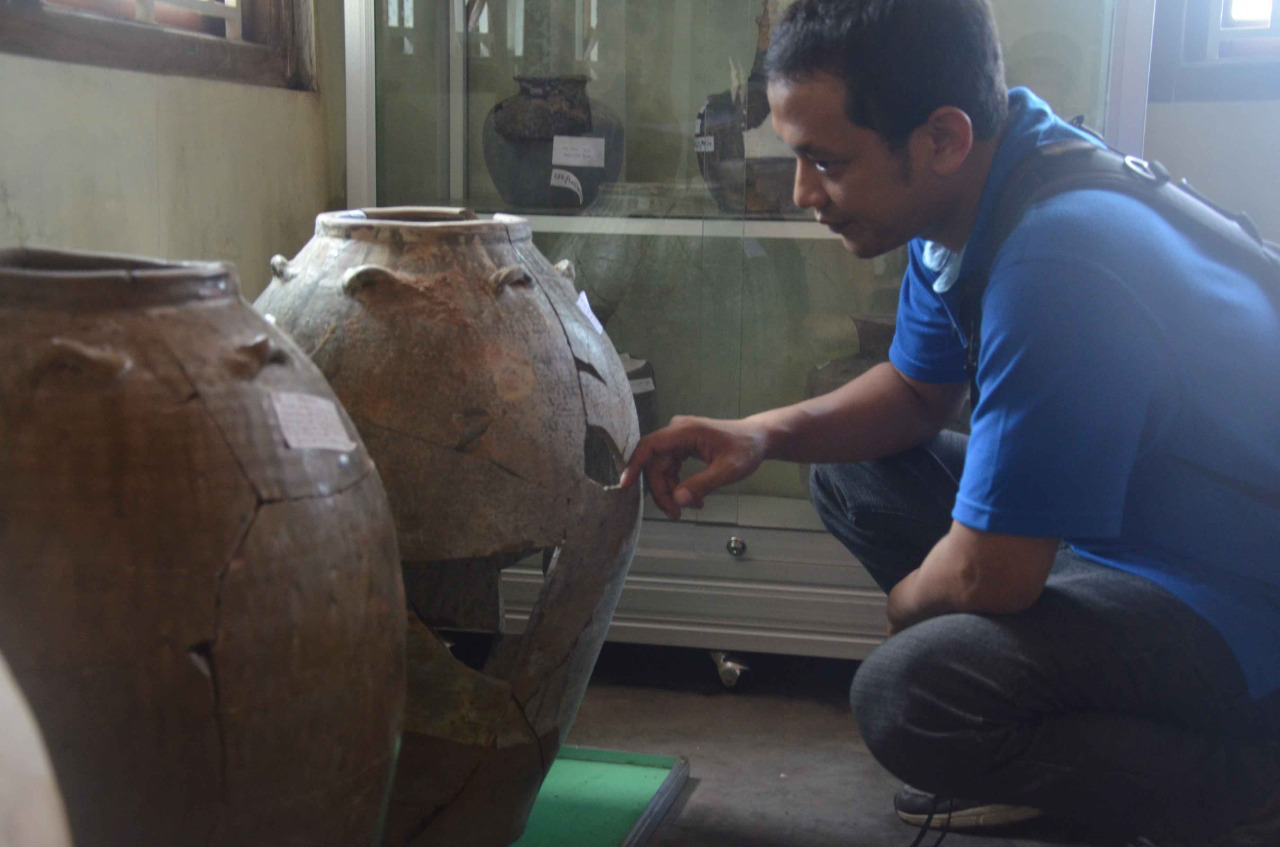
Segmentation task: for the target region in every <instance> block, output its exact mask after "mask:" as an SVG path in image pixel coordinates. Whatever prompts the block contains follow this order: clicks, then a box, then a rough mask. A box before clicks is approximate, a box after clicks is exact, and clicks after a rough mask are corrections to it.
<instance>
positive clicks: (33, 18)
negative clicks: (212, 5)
mask: <svg viewBox="0 0 1280 847" xmlns="http://www.w3.org/2000/svg"><path fill="white" fill-rule="evenodd" d="M240 6H241V9H242V11H241V29H242V33H243V37H244V41H229V40H227V39H225V38H219V37H215V36H208V35H200V34H198V33H191V32H183V31H180V30H171V29H166V28H164V27H160V26H155V25H152V24H145V23H137V22H134V21H124V20H117V19H113V18H106V17H101V16H98V15H93V14H88V13H85V12H80V11H75V10H72V9H67V8H61V7H58V6H54V5H52V4H46V3H43V2H41V0H0V52H3V53H14V54H18V55H22V56H31V57H34V58H38V59H49V60H52V61H56V62H71V63H74V64H81V65H95V66H98V67H104V68H117V69H120V70H128V71H138V72H141V73H150V74H162V75H172V76H188V77H197V78H200V79H216V80H223V81H226V82H237V83H243V84H247V85H265V86H274V87H279V88H292V89H299V90H303V91H313V90H315V77H316V74H315V39H314V35H313V32H314V22H313V19H312V10H311V0H240Z"/></svg>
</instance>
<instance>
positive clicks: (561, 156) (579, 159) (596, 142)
mask: <svg viewBox="0 0 1280 847" xmlns="http://www.w3.org/2000/svg"><path fill="white" fill-rule="evenodd" d="M551 164H552V165H553V166H555V167H558V168H603V167H604V139H603V138H580V137H578V136H576V135H557V136H555V137H554V138H553V139H552V140H551Z"/></svg>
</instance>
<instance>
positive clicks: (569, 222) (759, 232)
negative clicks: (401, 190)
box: [504, 213, 839, 240]
mask: <svg viewBox="0 0 1280 847" xmlns="http://www.w3.org/2000/svg"><path fill="white" fill-rule="evenodd" d="M504 214H505V213H504ZM517 214H518V213H517ZM519 217H522V218H524V219H525V220H527V221H528V222H529V226H531V227H532V228H533V231H534V232H549V233H573V234H584V235H658V236H677V237H685V238H788V239H804V240H818V239H822V240H839V236H837V235H835V234H834V233H832V232H831V231H830V230H829V229H827V228H826V227H825V226H823V225H822V224H820V223H818V222H817V221H765V220H743V219H738V220H725V219H714V218H617V217H593V216H588V215H519Z"/></svg>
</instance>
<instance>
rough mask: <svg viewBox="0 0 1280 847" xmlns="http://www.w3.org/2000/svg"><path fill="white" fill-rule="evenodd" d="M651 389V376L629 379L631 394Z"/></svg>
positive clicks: (642, 392)
mask: <svg viewBox="0 0 1280 847" xmlns="http://www.w3.org/2000/svg"><path fill="white" fill-rule="evenodd" d="M653 389H654V385H653V377H651V376H646V377H645V378H643V379H633V380H631V393H632V394H644V393H645V392H647V391H652V390H653Z"/></svg>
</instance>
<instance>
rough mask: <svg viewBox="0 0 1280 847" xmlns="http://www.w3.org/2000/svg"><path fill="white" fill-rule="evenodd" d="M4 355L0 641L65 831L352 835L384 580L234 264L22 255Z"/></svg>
mask: <svg viewBox="0 0 1280 847" xmlns="http://www.w3.org/2000/svg"><path fill="white" fill-rule="evenodd" d="M0 363H2V364H0V516H2V517H0V651H3V653H4V655H5V656H6V658H7V659H8V661H9V664H10V666H11V667H12V669H13V673H14V676H15V677H16V678H17V680H18V681H19V683H20V684H21V685H22V688H23V690H24V692H25V694H26V696H27V699H28V701H29V702H30V705H31V709H32V712H33V713H34V714H35V716H36V718H37V720H38V722H39V725H40V728H41V730H42V731H43V734H44V738H45V741H46V743H47V745H48V748H49V753H50V758H51V760H52V762H53V766H54V770H55V772H56V774H57V777H58V780H59V782H60V783H61V786H62V790H63V794H64V795H65V797H66V801H67V810H68V813H69V818H70V823H71V828H72V834H73V836H74V839H75V843H76V844H77V845H79V847H94V845H101V847H121V845H130V847H173V846H174V845H179V844H182V845H187V844H200V845H224V847H257V845H262V847H267V845H270V847H278V845H298V847H303V845H305V847H314V845H334V847H339V846H340V847H349V845H356V844H371V843H374V842H375V840H376V838H377V834H378V828H379V817H380V812H381V810H382V807H383V804H384V801H385V797H386V791H387V786H388V785H389V782H390V778H391V774H392V770H393V767H394V759H395V750H396V744H397V741H398V738H399V733H400V729H401V725H402V721H403V709H404V643H405V632H404V616H403V607H404V589H403V582H402V580H401V578H400V573H399V557H398V553H397V550H396V542H395V530H394V526H393V524H392V521H391V516H390V513H389V507H388V504H387V500H386V494H385V492H384V490H383V488H382V485H381V482H380V480H379V478H378V474H377V471H376V470H375V468H374V465H373V462H372V461H371V460H370V458H369V455H368V453H366V451H365V449H364V448H363V446H362V445H361V443H360V439H359V437H358V435H357V433H356V430H355V428H354V427H353V426H352V424H351V422H350V420H349V419H348V418H347V417H346V416H345V414H344V413H343V411H342V409H341V407H340V406H339V405H338V404H337V402H336V400H335V398H334V395H333V393H332V392H331V391H330V389H329V387H328V385H327V384H326V383H325V381H324V378H323V377H322V376H321V375H320V374H319V372H318V371H317V370H316V369H315V367H314V365H312V364H311V362H310V361H309V360H308V359H307V358H306V356H305V355H303V354H302V353H301V352H300V351H299V350H298V349H297V348H296V347H295V346H294V345H293V343H292V342H291V341H290V340H289V339H288V338H287V337H286V336H285V335H284V334H283V333H281V332H280V331H279V330H277V329H275V328H274V327H272V326H271V325H270V324H269V323H268V322H267V321H265V320H263V319H262V317H261V316H260V315H258V314H257V313H256V312H254V311H253V310H252V308H250V307H249V305H248V304H247V303H245V302H244V300H243V299H242V298H241V297H240V295H239V289H238V286H237V282H236V279H235V275H234V271H233V270H232V269H231V267H230V266H229V265H225V264H217V263H162V262H157V261H150V260H143V259H133V258H125V257H114V256H99V255H88V254H68V253H54V252H46V251H29V250H17V251H6V252H0Z"/></svg>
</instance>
